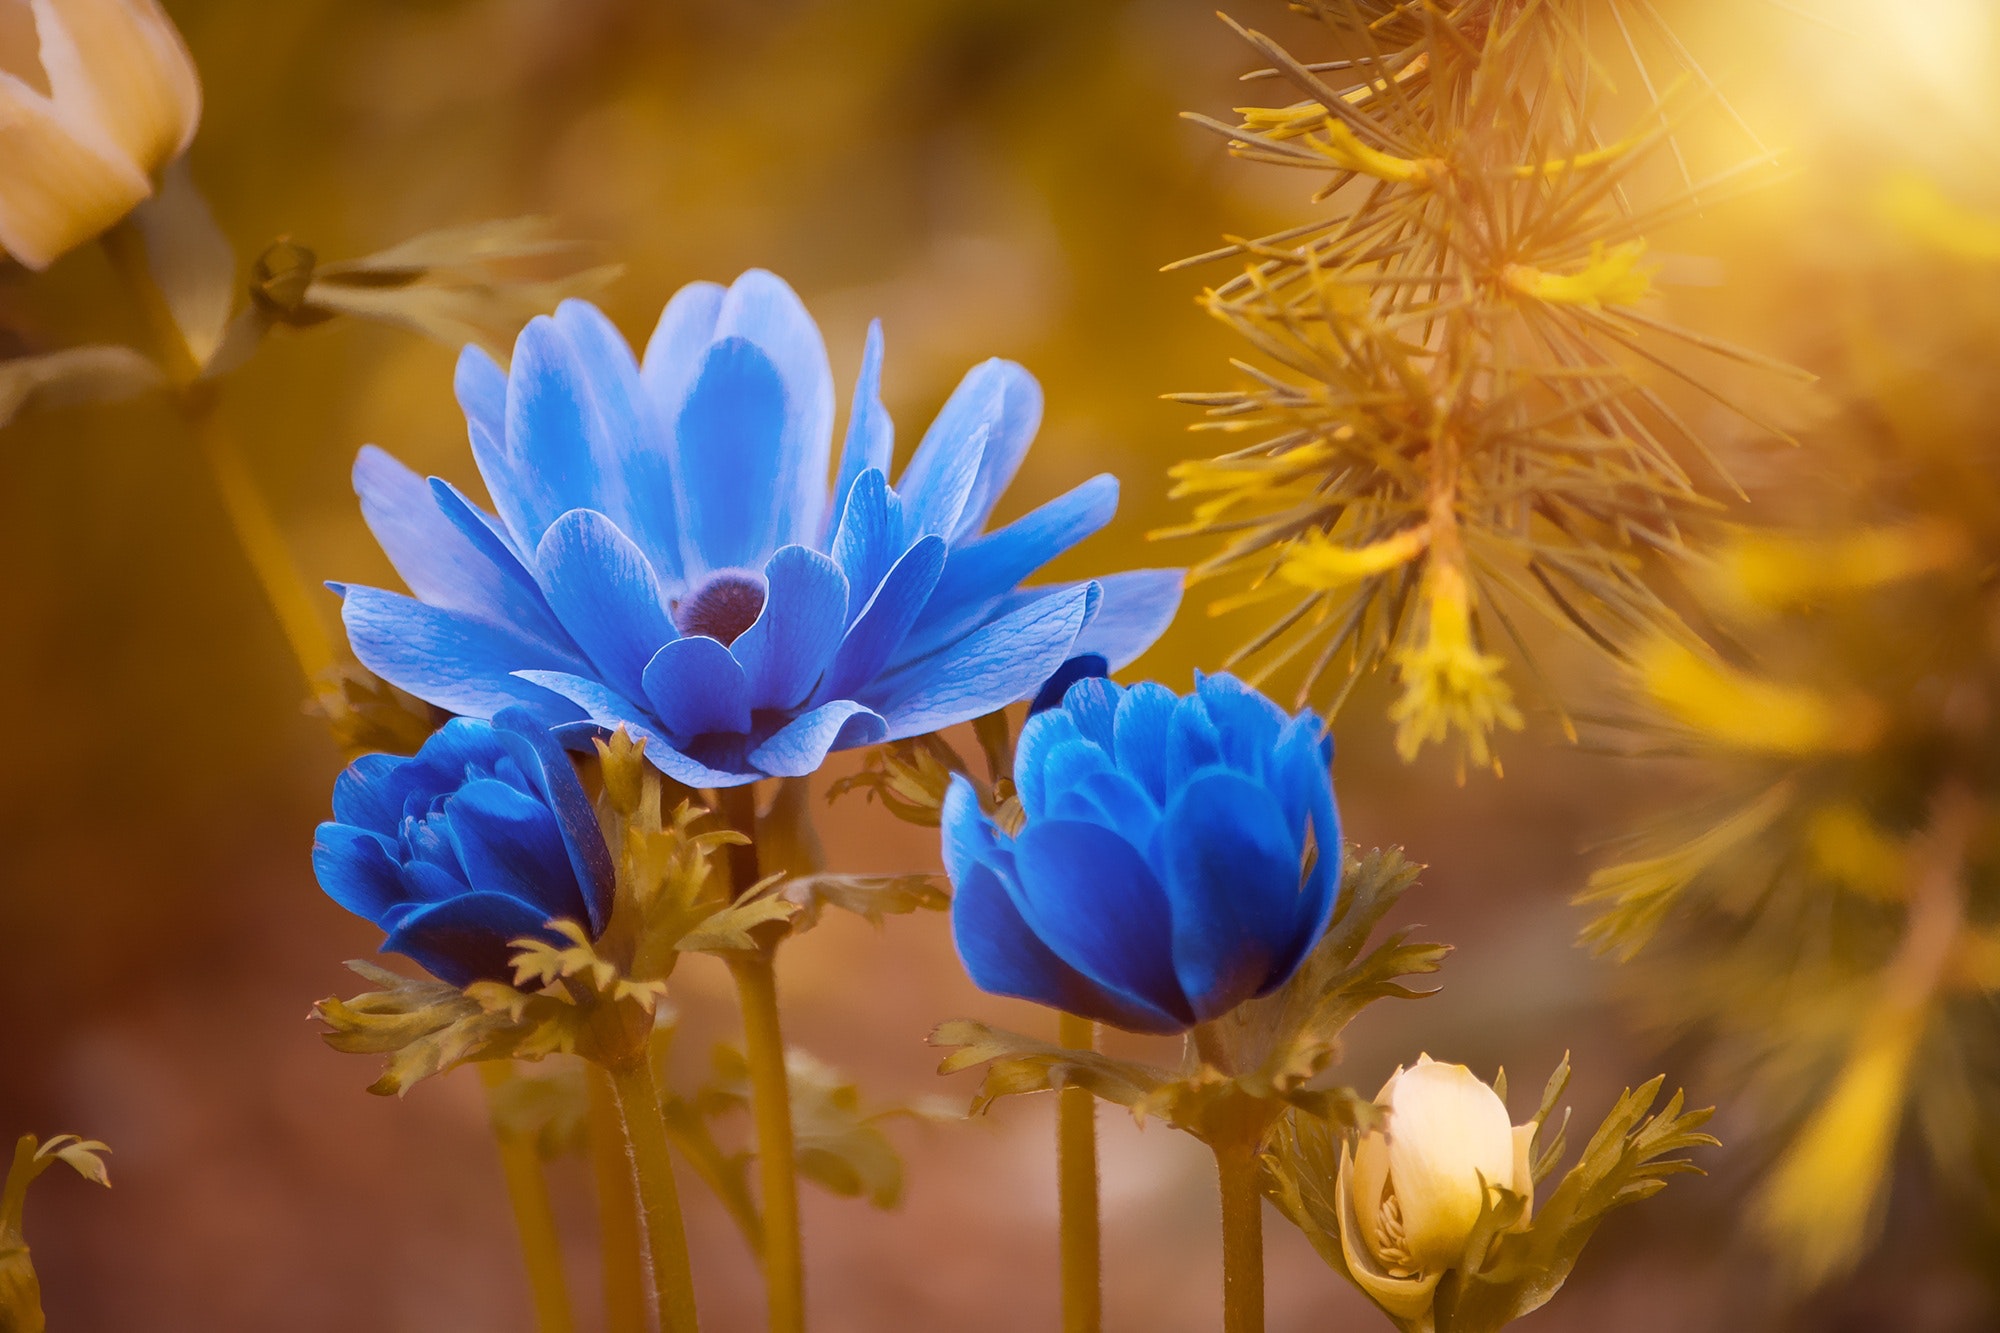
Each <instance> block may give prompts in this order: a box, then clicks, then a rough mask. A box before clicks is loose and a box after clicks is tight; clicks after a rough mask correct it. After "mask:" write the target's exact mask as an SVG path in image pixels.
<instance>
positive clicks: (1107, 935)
mask: <svg viewBox="0 0 2000 1333" xmlns="http://www.w3.org/2000/svg"><path fill="white" fill-rule="evenodd" d="M1014 864H1015V866H1016V869H1017V872H1018V874H1019V876H1020V884H1019V892H1020V897H1019V898H1018V899H1017V900H1016V902H1015V906H1016V907H1018V908H1019V909H1020V912H1021V916H1022V919H1023V920H1024V921H1026V922H1027V924H1028V927H1029V928H1030V929H1031V930H1032V931H1033V932H1034V934H1035V935H1036V937H1037V938H1039V939H1040V940H1041V941H1042V943H1044V944H1046V945H1048V947H1049V949H1050V950H1051V951H1052V952H1053V953H1054V954H1055V955H1056V957H1058V958H1060V959H1062V960H1063V961H1064V962H1065V963H1067V964H1069V965H1070V966H1071V967H1073V968H1075V969H1076V970H1077V971H1078V972H1081V973H1082V974H1083V975H1084V976H1085V977H1087V978H1088V979H1089V980H1090V981H1091V982H1092V983H1094V984H1095V985H1097V986H1099V987H1101V988H1103V989H1104V990H1107V991H1109V992H1111V993H1112V994H1113V995H1114V996H1116V997H1117V998H1118V999H1120V1000H1122V1001H1124V1002H1125V1003H1126V1004H1128V1005H1131V1006H1133V1007H1135V1008H1141V1009H1146V1010H1151V1011H1155V1012H1157V1013H1159V1014H1161V1015H1162V1016H1163V1017H1166V1018H1171V1019H1173V1020H1175V1021H1177V1022H1178V1023H1179V1024H1180V1026H1182V1027H1189V1026H1192V1024H1193V1013H1192V1011H1191V1010H1190V1009H1189V1008H1188V1004H1187V999H1186V997H1185V996H1184V995H1183V994H1182V993H1181V988H1180V983H1179V981H1178V980H1177V979H1176V978H1175V975H1174V960H1173V937H1172V925H1171V921H1170V918H1169V916H1168V910H1167V897H1166V893H1165V891H1164V890H1163V889H1162V888H1161V886H1160V883H1159V881H1158V880H1157V879H1155V878H1154V877H1153V872H1152V870H1151V868H1150V867H1148V866H1147V865H1146V861H1145V858H1144V857H1142V856H1141V855H1140V854H1139V852H1138V851H1137V850H1136V849H1134V848H1133V847H1132V845H1131V844H1130V843H1127V842H1126V841H1125V840H1124V839H1123V838H1120V837H1119V836H1118V835H1117V834H1116V833H1113V832H1112V831H1111V830H1109V829H1105V828H1100V827H1098V826H1097V825H1095V824H1080V823H1071V822H1066V821H1062V820H1045V821H1043V822H1041V823H1036V822H1034V821H1032V820H1031V821H1029V823H1028V825H1027V826H1026V827H1025V828H1023V829H1022V830H1021V832H1020V835H1019V836H1018V837H1016V838H1015V839H1014Z"/></svg>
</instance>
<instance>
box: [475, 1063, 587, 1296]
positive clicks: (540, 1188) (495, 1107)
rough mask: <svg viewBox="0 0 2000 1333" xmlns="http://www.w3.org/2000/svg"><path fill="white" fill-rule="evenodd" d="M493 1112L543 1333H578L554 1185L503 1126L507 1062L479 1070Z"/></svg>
mask: <svg viewBox="0 0 2000 1333" xmlns="http://www.w3.org/2000/svg"><path fill="white" fill-rule="evenodd" d="M479 1075H480V1078H481V1079H482V1080H484V1082H485V1084H486V1095H487V1102H488V1105H489V1106H490V1108H491V1109H492V1111H493V1113H494V1114H493V1137H494V1140H495V1141H496V1142H497V1143H498V1144H499V1145H500V1170H501V1173H502V1174H503V1175H504V1176H505V1177H506V1179H507V1198H508V1200H509V1202H511V1203H512V1204H513V1205H514V1224H515V1226H517V1227H518V1228H519V1229H520V1232H521V1258H522V1260H523V1261H524V1262H525V1263H526V1265H527V1269H528V1290H529V1292H530V1293H531V1294H532V1295H533V1297H534V1302H535V1328H536V1329H537V1330H538V1333H572V1331H573V1330H574V1329H575V1328H576V1320H575V1317H574V1316H573V1315H572V1314H571V1313H570V1305H569V1289H568V1287H567V1286H566V1285H565V1284H564V1282H563V1267H562V1243H561V1241H560V1240H559V1239H558V1237H557V1235H556V1214H555V1209H554V1207H553V1206H551V1204H550V1203H549V1184H548V1181H547V1180H546V1179H544V1178H543V1176H542V1158H541V1154H540V1153H538V1152H536V1151H535V1145H534V1143H533V1142H532V1141H530V1140H528V1139H525V1138H523V1137H521V1136H520V1135H518V1134H510V1133H508V1132H507V1130H506V1128H505V1127H504V1126H503V1125H502V1124H501V1123H500V1116H499V1110H500V1098H499V1093H500V1089H501V1088H502V1087H503V1086H505V1085H506V1082H507V1080H508V1078H509V1077H510V1076H511V1072H510V1070H509V1069H508V1067H507V1065H506V1063H505V1062H504V1061H499V1060H488V1061H485V1062H482V1063H481V1064H480V1066H479Z"/></svg>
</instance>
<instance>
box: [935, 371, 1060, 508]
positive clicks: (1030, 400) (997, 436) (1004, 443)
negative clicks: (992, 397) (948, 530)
mask: <svg viewBox="0 0 2000 1333" xmlns="http://www.w3.org/2000/svg"><path fill="white" fill-rule="evenodd" d="M988 364H990V365H995V366H998V367H999V369H998V370H997V371H994V372H993V373H994V375H995V376H996V377H997V378H998V379H999V380H1000V396H1001V405H1000V419H999V421H998V422H997V423H996V424H995V425H994V426H993V428H992V429H990V430H989V431H987V433H986V448H985V450H984V451H983V452H982V453H981V455H980V459H979V476H978V477H977V478H976V479H975V480H974V481H973V484H972V494H971V495H970V496H968V497H967V498H966V501H965V512H964V513H962V514H961V515H959V519H958V528H957V529H956V530H955V531H954V532H953V533H952V540H953V541H962V540H964V539H965V538H967V537H970V536H972V535H973V534H975V533H977V532H978V531H979V530H980V529H981V528H983V527H984V526H986V519H987V517H988V516H989V515H990V514H992V512H993V506H994V505H996V504H998V503H999V501H1000V496H1001V495H1002V493H1004V492H1005V491H1006V489H1007V486H1008V484H1009V483H1010V482H1012V481H1013V480H1014V474H1015V473H1016V472H1018V471H1020V468H1021V460H1022V459H1023V458H1025V457H1027V454H1028V446H1029V445H1030V444H1032V443H1034V440H1035V432H1036V431H1037V430H1039V429H1041V424H1042V386H1041V385H1039V384H1037V383H1036V382H1035V377H1034V376H1033V375H1030V374H1029V373H1028V372H1027V371H1026V370H1025V369H1023V368H1022V367H1020V366H1017V365H1015V364H1014V363H1013V362H1011V361H998V362H989V363H988Z"/></svg>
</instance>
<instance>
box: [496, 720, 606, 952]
mask: <svg viewBox="0 0 2000 1333" xmlns="http://www.w3.org/2000/svg"><path fill="white" fill-rule="evenodd" d="M493 728H494V731H495V732H496V733H497V734H498V735H499V737H500V739H501V741H502V743H504V744H505V745H506V746H507V749H508V752H509V754H511V755H512V756H513V758H514V760H515V762H517V763H518V764H520V766H521V768H522V769H523V771H525V772H527V773H530V774H532V775H533V777H534V780H535V786H536V790H537V792H538V793H539V794H540V795H541V798H542V799H543V800H544V801H546V802H548V807H549V810H550V812H551V813H552V814H554V815H555V817H556V823H557V824H558V825H559V826H560V827H561V829H562V837H563V842H564V845H565V846H566V848H567V852H568V856H569V862H570V869H571V872H572V874H573V875H574V876H575V879H576V882H577V884H578V886H579V887H580V888H581V889H582V891H583V900H584V907H585V909H586V913H587V915H588V924H589V926H590V934H591V938H593V939H595V938H596V937H597V936H598V935H600V934H602V933H603V931H604V927H605V926H606V925H607V924H609V923H610V921H611V899H612V894H613V892H614V891H615V889H616V887H617V871H616V868H615V867H614V866H613V865H612V862H611V851H610V849H609V848H607V847H606V846H605V845H604V832H603V829H602V828H600V827H599V825H598V822H597V812H596V811H595V810H594V809H592V807H591V804H590V797H589V796H588V795H587V794H586V793H585V792H584V790H583V783H582V782H580V781H578V779H577V776H576V766H575V765H574V764H573V763H571V762H570V757H569V754H568V752H567V751H565V750H564V749H563V747H562V744H561V743H560V742H559V741H558V740H557V739H556V738H555V736H554V735H553V734H552V733H551V732H550V731H549V730H548V729H547V728H546V727H543V726H542V725H541V724H540V723H538V722H537V721H536V720H535V718H534V717H533V715H532V714H529V713H526V712H524V711H522V710H519V709H514V708H507V709H502V710H501V711H500V713H499V714H498V715H497V716H495V718H494V719H493Z"/></svg>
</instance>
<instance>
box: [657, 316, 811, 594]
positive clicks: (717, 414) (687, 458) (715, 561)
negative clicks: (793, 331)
mask: <svg viewBox="0 0 2000 1333" xmlns="http://www.w3.org/2000/svg"><path fill="white" fill-rule="evenodd" d="M786 407H787V404H786V400H785V385H784V381H783V380H781V379H780V378H779V375H778V368H777V367H776V366H774V365H772V364H771V361H770V358H769V357H767V356H765V355H764V353H763V352H762V351H760V350H759V349H758V348H757V346H756V345H755V344H753V343H751V342H748V341H746V340H745V339H742V338H724V339H722V340H721V341H719V342H717V343H715V344H714V345H712V346H711V347H710V348H709V349H708V353H707V355H706V356H705V357H704V358H703V360H702V363H701V372H700V374H699V375H698V376H697V377H696V379H695V382H694V385H693V387H692V388H690V389H689V390H688V395H687V398H686V400H685V401H684V402H683V403H682V404H681V411H680V415H679V416H678V417H677V418H675V420H674V427H673V430H674V465H675V473H676V475H677V476H678V477H679V479H680V484H681V488H682V489H681V530H682V531H683V532H684V533H686V534H687V539H688V543H689V545H690V547H691V550H690V551H689V552H688V558H687V574H688V577H689V578H690V579H694V578H698V577H699V576H700V575H702V574H704V573H707V572H708V571H710V570H716V569H730V568H755V567H756V566H758V565H761V564H763V563H764V560H765V558H766V557H768V556H769V555H770V554H771V552H772V551H774V550H776V549H777V548H778V546H779V545H781V544H782V542H781V539H780V535H779V534H780V532H781V530H782V531H785V532H787V533H788V532H789V524H788V523H784V518H788V517H789V516H783V517H781V512H780V511H781V510H782V508H783V505H784V503H785V500H784V497H783V496H782V494H781V493H780V490H779V488H780V486H781V485H783V484H785V483H786V482H787V480H788V479H787V478H786V476H785V472H784V467H785V463H786V460H785V458H784V454H783V450H784V448H785V443H786V438H787V436H786V431H787V425H788V423H787V419H786ZM781 524H782V525H783V526H782V528H781ZM808 540H810V538H808Z"/></svg>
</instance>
